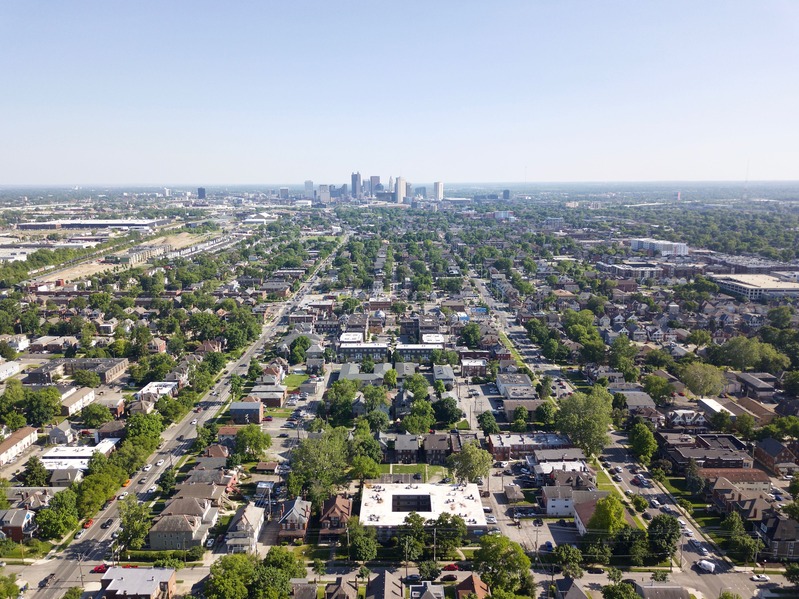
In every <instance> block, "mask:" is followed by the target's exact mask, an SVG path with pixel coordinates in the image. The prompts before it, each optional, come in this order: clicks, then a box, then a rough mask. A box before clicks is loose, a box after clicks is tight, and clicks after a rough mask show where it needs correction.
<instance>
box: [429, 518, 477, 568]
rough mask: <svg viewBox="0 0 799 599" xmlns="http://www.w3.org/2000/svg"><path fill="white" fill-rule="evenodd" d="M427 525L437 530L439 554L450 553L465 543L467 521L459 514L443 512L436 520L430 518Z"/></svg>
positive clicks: (435, 538) (435, 537)
mask: <svg viewBox="0 0 799 599" xmlns="http://www.w3.org/2000/svg"><path fill="white" fill-rule="evenodd" d="M427 526H429V527H431V528H433V529H434V530H435V532H436V534H435V536H434V541H435V545H436V552H437V554H438V555H439V556H441V557H443V556H447V555H450V554H451V553H452V552H453V551H455V550H456V549H457V548H458V547H460V546H461V545H462V544H463V540H464V539H465V538H466V535H467V533H468V530H467V528H466V522H465V521H464V519H463V518H462V517H461V516H459V515H457V514H449V513H447V512H443V513H441V514H440V515H439V516H438V518H436V519H435V520H428V521H427Z"/></svg>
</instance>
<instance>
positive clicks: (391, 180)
mask: <svg viewBox="0 0 799 599" xmlns="http://www.w3.org/2000/svg"><path fill="white" fill-rule="evenodd" d="M388 191H390V192H391V193H394V191H396V190H395V189H394V177H389V178H388Z"/></svg>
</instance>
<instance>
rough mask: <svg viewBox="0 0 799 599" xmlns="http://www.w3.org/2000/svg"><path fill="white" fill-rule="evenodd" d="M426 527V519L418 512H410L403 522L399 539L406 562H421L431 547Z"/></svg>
mask: <svg viewBox="0 0 799 599" xmlns="http://www.w3.org/2000/svg"><path fill="white" fill-rule="evenodd" d="M425 525H426V522H425V519H424V518H423V517H422V516H420V515H419V514H418V513H416V512H409V513H408V515H407V516H405V520H403V521H402V524H401V525H400V527H399V532H398V535H397V538H398V539H399V544H400V547H402V548H403V550H404V553H405V559H406V561H407V560H411V561H419V558H421V557H422V555H423V554H424V552H425V549H426V548H427V547H428V546H429V544H428V538H427V537H428V535H427V530H426V528H425Z"/></svg>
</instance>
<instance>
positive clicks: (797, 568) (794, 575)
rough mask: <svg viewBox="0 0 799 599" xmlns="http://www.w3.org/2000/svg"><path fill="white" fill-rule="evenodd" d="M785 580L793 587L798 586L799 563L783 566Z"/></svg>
mask: <svg viewBox="0 0 799 599" xmlns="http://www.w3.org/2000/svg"><path fill="white" fill-rule="evenodd" d="M785 578H786V579H787V580H788V582H790V583H791V584H792V585H794V586H799V563H796V562H792V563H790V564H788V565H787V566H785Z"/></svg>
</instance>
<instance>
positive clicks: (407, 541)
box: [405, 537, 411, 580]
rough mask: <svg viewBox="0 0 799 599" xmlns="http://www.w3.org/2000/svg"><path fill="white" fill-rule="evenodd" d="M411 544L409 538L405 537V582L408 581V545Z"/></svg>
mask: <svg viewBox="0 0 799 599" xmlns="http://www.w3.org/2000/svg"><path fill="white" fill-rule="evenodd" d="M410 542H411V538H410V537H405V580H408V545H409V544H410Z"/></svg>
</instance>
